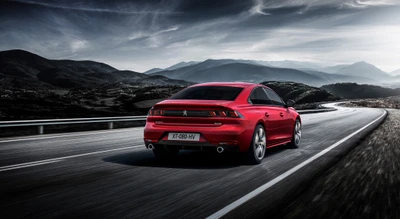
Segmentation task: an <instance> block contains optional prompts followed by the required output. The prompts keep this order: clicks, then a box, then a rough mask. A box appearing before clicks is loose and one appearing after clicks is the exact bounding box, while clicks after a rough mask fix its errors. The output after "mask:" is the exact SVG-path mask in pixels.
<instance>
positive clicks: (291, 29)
mask: <svg viewBox="0 0 400 219" xmlns="http://www.w3.org/2000/svg"><path fill="white" fill-rule="evenodd" d="M398 4H400V2H398V1H395V0H357V1H356V0H324V1H315V0H296V1H291V0H254V1H245V0H218V1H216V0H135V1H127V0H117V1H106V0H86V1H78V0H47V1H45V0H17V1H1V2H0V37H1V39H2V40H1V42H0V50H6V49H14V48H20V49H26V50H30V51H32V52H35V53H39V54H40V55H43V56H45V57H49V58H73V59H94V60H99V61H103V62H107V63H110V64H112V65H115V67H117V68H124V69H133V70H139V71H142V70H146V69H148V68H152V67H166V66H168V65H172V64H174V63H175V62H179V61H189V60H204V59H207V58H243V59H246V58H249V59H264V60H268V59H271V60H272V59H274V60H276V59H298V60H301V59H304V58H306V59H307V60H308V61H310V60H311V61H316V62H324V61H329V62H344V61H345V60H348V62H351V61H353V59H355V60H357V61H358V60H361V59H365V60H366V61H370V62H373V63H377V64H379V63H380V65H381V66H386V67H387V68H392V66H394V65H395V64H396V63H397V62H396V61H394V60H398V59H399V58H400V57H399V56H400V55H396V54H392V55H391V56H390V57H389V58H386V59H384V58H385V57H384V55H383V54H387V53H388V51H389V49H388V48H391V49H400V48H397V47H396V45H398V44H396V45H395V46H393V45H390V46H388V45H387V44H393V43H395V42H397V40H396V37H400V33H398V31H400V29H399V28H397V27H398V24H399V23H400V6H398ZM396 28H397V29H396ZM381 41H382V42H384V43H379V42H381ZM321 54H326V56H321ZM372 54H374V55H375V56H373V55H372ZM376 54H382V55H380V56H376ZM376 57H378V58H376ZM375 60H376V62H374V61H375ZM395 62H396V63H395ZM332 64H335V63H332ZM398 67H400V66H398Z"/></svg>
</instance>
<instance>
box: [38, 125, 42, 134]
mask: <svg viewBox="0 0 400 219" xmlns="http://www.w3.org/2000/svg"><path fill="white" fill-rule="evenodd" d="M38 132H39V135H43V126H42V125H39V126H38Z"/></svg>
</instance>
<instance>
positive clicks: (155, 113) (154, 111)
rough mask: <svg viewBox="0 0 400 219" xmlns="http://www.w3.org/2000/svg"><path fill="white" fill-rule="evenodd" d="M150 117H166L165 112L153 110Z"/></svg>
mask: <svg viewBox="0 0 400 219" xmlns="http://www.w3.org/2000/svg"><path fill="white" fill-rule="evenodd" d="M148 115H149V116H162V115H164V110H155V109H151V110H150V111H149V113H148Z"/></svg>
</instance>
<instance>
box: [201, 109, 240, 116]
mask: <svg viewBox="0 0 400 219" xmlns="http://www.w3.org/2000/svg"><path fill="white" fill-rule="evenodd" d="M208 115H209V116H211V117H229V118H243V115H242V114H240V113H239V112H237V111H234V110H223V111H220V110H214V111H209V112H208Z"/></svg>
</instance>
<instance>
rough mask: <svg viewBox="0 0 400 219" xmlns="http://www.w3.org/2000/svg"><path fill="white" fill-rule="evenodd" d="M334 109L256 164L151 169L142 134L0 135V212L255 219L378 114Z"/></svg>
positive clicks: (183, 163) (214, 161) (207, 161)
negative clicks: (296, 141)
mask: <svg viewBox="0 0 400 219" xmlns="http://www.w3.org/2000/svg"><path fill="white" fill-rule="evenodd" d="M337 108H338V110H337V111H333V112H326V113H316V114H304V115H302V120H303V139H302V143H301V147H300V148H299V149H285V147H277V148H273V149H269V150H268V151H267V154H266V157H265V159H264V160H263V162H262V164H260V165H256V166H249V165H243V164H242V163H240V162H238V161H237V159H235V157H233V156H224V155H223V154H222V155H219V154H216V153H215V154H214V153H205V152H196V151H194V152H191V151H189V152H181V153H180V155H179V156H178V159H177V161H176V162H174V163H170V164H163V163H158V162H157V161H156V160H155V158H154V156H153V154H152V152H151V151H150V150H147V149H145V147H144V145H143V143H142V136H143V133H142V132H143V129H142V128H131V129H120V130H112V131H97V132H80V133H72V134H63V135H45V136H38V137H25V138H9V139H0V194H1V196H0V212H2V217H3V218H23V217H29V218H54V217H68V218H84V217H90V218H92V217H96V218H98V217H102V218H103V217H106V218H158V217H159V218H205V217H209V216H211V218H217V217H220V216H225V217H238V216H241V217H246V216H247V217H249V216H250V215H253V216H254V215H257V214H258V213H259V214H263V211H262V209H268V208H271V206H273V204H274V203H277V202H278V200H279V198H282V197H284V196H285V194H286V195H287V194H288V193H290V191H291V189H292V188H293V185H294V184H296V183H299V182H300V180H301V179H302V178H304V177H306V176H311V175H312V174H311V173H313V174H316V172H318V171H319V167H320V166H322V165H323V164H324V162H326V161H327V160H329V158H332V157H338V156H339V155H338V154H339V153H340V151H343V150H347V149H346V147H345V146H344V145H346V143H349V142H351V143H353V144H354V142H355V141H356V140H357V137H358V138H359V137H360V136H359V135H361V134H362V132H367V131H368V130H369V131H370V129H372V128H373V126H375V124H376V123H378V122H379V121H381V120H382V119H383V118H384V114H385V112H384V111H383V110H380V109H368V108H342V107H337ZM374 121H375V122H374ZM372 122H374V123H372ZM367 125H368V126H367ZM303 169H304V170H303ZM302 171H309V172H302ZM296 177H297V178H296ZM265 197H267V198H265ZM275 199H276V200H277V201H276V202H275V201H274V200H275ZM252 200H255V201H257V203H256V204H251V205H250V203H251V201H252ZM264 201H265V202H264ZM243 204H244V205H243ZM239 206H240V207H239ZM240 208H242V210H239V209H240ZM250 208H254V209H250ZM243 209H244V210H243ZM258 216H260V215H258Z"/></svg>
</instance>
